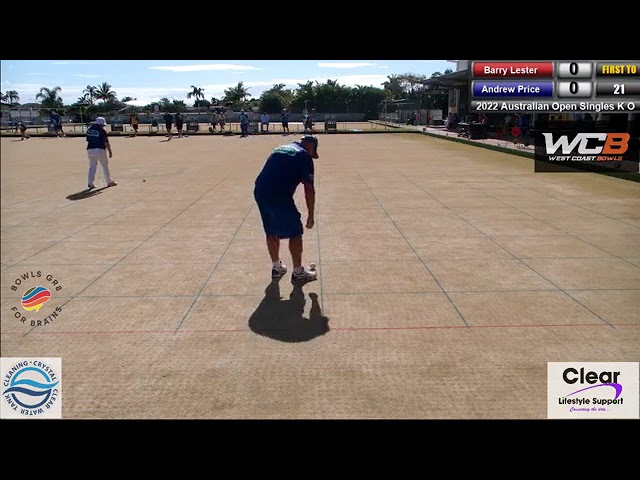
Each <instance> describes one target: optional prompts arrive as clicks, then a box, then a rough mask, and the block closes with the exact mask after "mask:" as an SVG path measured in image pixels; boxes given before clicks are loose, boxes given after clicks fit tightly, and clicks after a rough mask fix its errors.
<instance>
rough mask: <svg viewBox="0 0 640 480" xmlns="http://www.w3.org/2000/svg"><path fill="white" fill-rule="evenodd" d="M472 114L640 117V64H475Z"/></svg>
mask: <svg viewBox="0 0 640 480" xmlns="http://www.w3.org/2000/svg"><path fill="white" fill-rule="evenodd" d="M469 75H470V79H469V90H470V91H469V99H470V100H471V102H470V104H471V111H473V112H478V113H492V112H500V113H501V112H525V113H526V112H529V113H552V112H553V113H623V112H624V113H636V112H640V60H628V61H621V60H615V61H608V60H602V61H601V60H588V61H587V60H579V61H578V60H576V61H574V60H549V61H522V60H517V61H512V62H511V61H496V62H494V61H474V62H473V64H472V66H471V68H470V69H469Z"/></svg>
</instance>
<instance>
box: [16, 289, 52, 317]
mask: <svg viewBox="0 0 640 480" xmlns="http://www.w3.org/2000/svg"><path fill="white" fill-rule="evenodd" d="M50 298H51V292H50V291H49V290H47V289H46V288H44V287H33V288H30V289H29V290H27V292H26V293H25V294H24V295H23V296H22V308H24V309H25V310H26V311H27V312H30V311H31V310H35V311H36V312H37V311H38V310H40V309H41V308H42V305H44V304H45V303H46V302H48V301H49V299H50Z"/></svg>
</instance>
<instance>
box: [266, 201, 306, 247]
mask: <svg viewBox="0 0 640 480" xmlns="http://www.w3.org/2000/svg"><path fill="white" fill-rule="evenodd" d="M256 202H257V204H258V210H260V216H261V217H262V226H263V227H264V233H266V234H267V235H268V236H270V237H280V238H295V237H300V236H302V233H303V228H302V221H301V220H300V218H301V215H300V212H299V211H298V208H297V207H296V204H295V202H294V201H293V199H291V202H290V203H289V202H274V201H271V200H264V199H256Z"/></svg>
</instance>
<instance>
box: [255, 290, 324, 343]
mask: <svg viewBox="0 0 640 480" xmlns="http://www.w3.org/2000/svg"><path fill="white" fill-rule="evenodd" d="M264 293H265V295H264V298H263V299H262V301H261V302H260V305H258V308H256V311H255V312H253V314H252V315H251V317H250V318H249V328H250V329H251V331H252V332H254V333H256V334H258V335H262V336H264V337H268V338H272V339H274V340H279V341H281V342H307V341H309V340H313V339H314V338H316V337H319V336H321V335H324V334H325V333H327V332H328V331H329V319H328V318H327V317H325V316H323V315H322V311H321V309H320V304H319V303H318V294H316V293H310V294H309V298H310V299H311V302H312V303H311V311H310V312H309V318H306V317H305V316H304V306H305V303H306V300H305V297H304V292H303V291H302V286H300V285H294V287H293V290H292V292H291V294H290V295H289V299H288V300H282V297H281V294H280V281H279V279H274V280H272V281H271V283H270V284H269V285H268V286H267V288H266V289H265V292H264Z"/></svg>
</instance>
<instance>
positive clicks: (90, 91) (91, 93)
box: [82, 85, 98, 105]
mask: <svg viewBox="0 0 640 480" xmlns="http://www.w3.org/2000/svg"><path fill="white" fill-rule="evenodd" d="M97 90H98V87H94V86H93V85H87V87H86V88H85V89H84V90H83V91H82V93H84V98H85V100H86V101H87V102H89V103H90V104H91V105H93V101H94V100H95V99H96V91H97Z"/></svg>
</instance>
